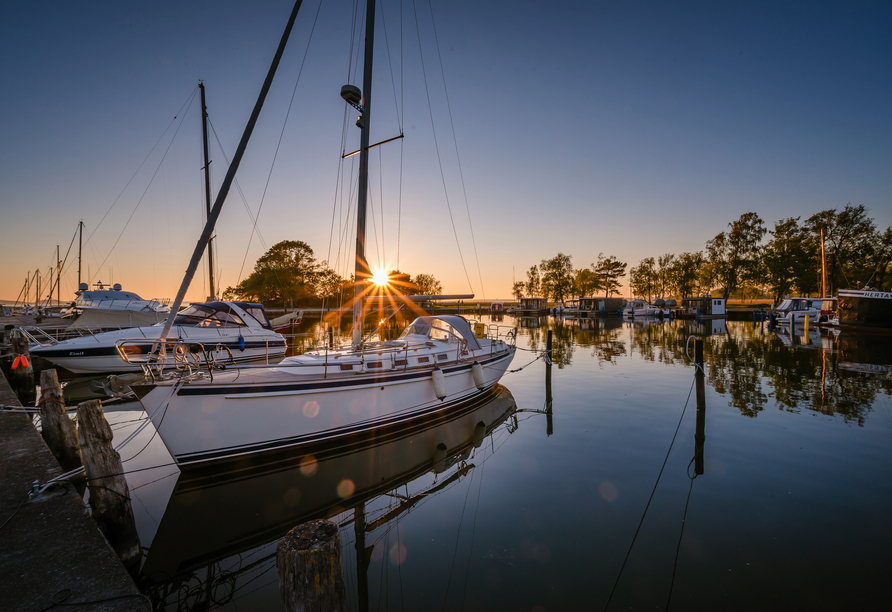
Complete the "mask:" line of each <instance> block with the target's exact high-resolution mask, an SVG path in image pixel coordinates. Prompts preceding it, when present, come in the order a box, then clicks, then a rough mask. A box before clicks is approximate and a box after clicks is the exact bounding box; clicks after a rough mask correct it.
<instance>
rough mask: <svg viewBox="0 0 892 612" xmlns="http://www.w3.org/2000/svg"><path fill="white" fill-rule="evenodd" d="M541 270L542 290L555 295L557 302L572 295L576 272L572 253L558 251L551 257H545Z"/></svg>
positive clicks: (546, 293) (547, 294) (548, 294)
mask: <svg viewBox="0 0 892 612" xmlns="http://www.w3.org/2000/svg"><path fill="white" fill-rule="evenodd" d="M539 270H540V271H541V272H542V291H543V293H544V294H545V295H546V296H552V297H554V299H555V301H557V302H563V301H564V299H565V298H569V297H572V295H573V289H574V285H575V280H576V273H575V272H574V270H573V264H572V262H571V261H570V255H564V254H563V253H558V254H557V255H555V256H554V257H552V258H551V259H543V260H542V263H541V264H539Z"/></svg>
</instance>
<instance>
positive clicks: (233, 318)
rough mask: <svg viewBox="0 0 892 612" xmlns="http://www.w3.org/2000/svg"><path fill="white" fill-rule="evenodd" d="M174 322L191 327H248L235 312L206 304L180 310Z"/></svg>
mask: <svg viewBox="0 0 892 612" xmlns="http://www.w3.org/2000/svg"><path fill="white" fill-rule="evenodd" d="M173 324H174V325H183V326H190V327H247V325H245V322H244V321H242V318H241V317H240V316H238V315H237V314H235V313H234V312H231V311H229V310H218V309H216V308H211V307H209V306H207V305H205V304H193V305H192V306H189V307H188V308H186V309H185V310H182V311H180V313H179V314H178V315H177V316H176V318H175V319H174V320H173Z"/></svg>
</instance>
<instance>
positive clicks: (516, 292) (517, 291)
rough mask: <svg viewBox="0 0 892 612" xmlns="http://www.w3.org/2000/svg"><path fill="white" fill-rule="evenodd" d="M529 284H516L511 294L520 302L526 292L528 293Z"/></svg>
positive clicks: (519, 282)
mask: <svg viewBox="0 0 892 612" xmlns="http://www.w3.org/2000/svg"><path fill="white" fill-rule="evenodd" d="M526 288H527V284H526V283H525V282H523V281H517V282H515V283H514V288H513V289H512V290H511V294H512V295H513V296H514V299H515V300H519V299H520V298H522V297H523V294H524V291H526Z"/></svg>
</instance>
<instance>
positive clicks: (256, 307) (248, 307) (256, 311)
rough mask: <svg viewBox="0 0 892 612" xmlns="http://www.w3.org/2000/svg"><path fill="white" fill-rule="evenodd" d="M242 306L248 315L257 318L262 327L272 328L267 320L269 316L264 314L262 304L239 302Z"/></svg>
mask: <svg viewBox="0 0 892 612" xmlns="http://www.w3.org/2000/svg"><path fill="white" fill-rule="evenodd" d="M239 305H240V306H241V307H242V308H244V309H245V312H247V313H248V314H249V315H251V316H252V317H254V318H255V319H257V322H258V323H260V326H261V327H263V328H264V329H272V328H273V326H272V323H270V322H269V318H268V317H267V316H266V311H265V310H264V309H263V306H261V305H260V304H239Z"/></svg>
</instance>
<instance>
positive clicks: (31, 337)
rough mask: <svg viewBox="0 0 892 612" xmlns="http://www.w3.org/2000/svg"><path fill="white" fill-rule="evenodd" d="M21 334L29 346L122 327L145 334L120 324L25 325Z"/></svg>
mask: <svg viewBox="0 0 892 612" xmlns="http://www.w3.org/2000/svg"><path fill="white" fill-rule="evenodd" d="M19 329H20V330H21V331H22V335H24V336H25V337H26V338H28V343H29V344H30V345H31V348H38V347H41V346H50V345H54V344H59V343H60V342H64V341H66V340H74V339H75V338H87V337H93V336H96V334H102V333H105V332H109V331H119V330H123V329H132V330H134V332H136V331H139V332H140V333H141V334H142V335H143V337H145V334H144V333H143V332H142V330H141V329H140V328H138V327H125V326H122V325H100V326H77V327H75V326H71V325H69V326H66V327H37V326H34V325H27V326H23V327H21V328H19Z"/></svg>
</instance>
